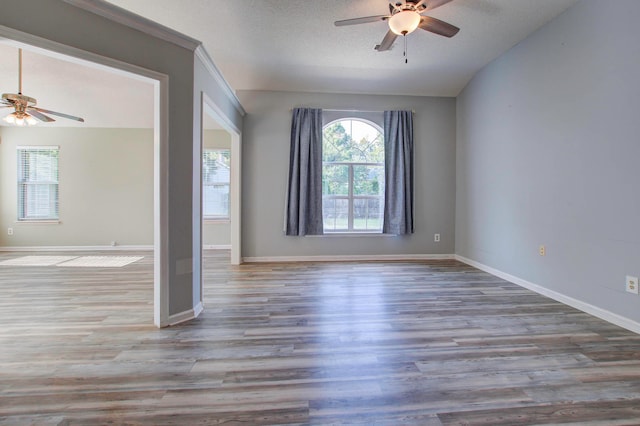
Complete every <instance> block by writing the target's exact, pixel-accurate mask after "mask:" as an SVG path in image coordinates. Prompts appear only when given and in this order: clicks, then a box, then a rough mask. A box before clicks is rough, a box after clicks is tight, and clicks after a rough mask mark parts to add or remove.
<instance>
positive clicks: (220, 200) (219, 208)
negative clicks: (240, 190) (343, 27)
mask: <svg viewBox="0 0 640 426" xmlns="http://www.w3.org/2000/svg"><path fill="white" fill-rule="evenodd" d="M203 204H204V210H203V212H204V213H203V214H204V216H205V217H212V216H215V217H228V216H229V185H225V184H222V185H205V186H204V197H203Z"/></svg>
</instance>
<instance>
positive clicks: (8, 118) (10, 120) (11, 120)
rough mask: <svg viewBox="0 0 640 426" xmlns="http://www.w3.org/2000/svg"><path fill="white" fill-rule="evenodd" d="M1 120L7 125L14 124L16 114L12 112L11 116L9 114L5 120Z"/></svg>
mask: <svg viewBox="0 0 640 426" xmlns="http://www.w3.org/2000/svg"><path fill="white" fill-rule="evenodd" d="M3 120H4V121H6V122H7V123H9V124H15V123H16V113H15V112H12V113H11V114H9V115H7V116H6V117H5V118H3Z"/></svg>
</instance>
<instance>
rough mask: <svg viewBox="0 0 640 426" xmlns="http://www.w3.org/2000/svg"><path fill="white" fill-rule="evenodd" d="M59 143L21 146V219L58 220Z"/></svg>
mask: <svg viewBox="0 0 640 426" xmlns="http://www.w3.org/2000/svg"><path fill="white" fill-rule="evenodd" d="M58 152H59V148H58V147H57V146H34V147H18V220H57V219H58V218H59V216H58Z"/></svg>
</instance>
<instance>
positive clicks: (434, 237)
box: [433, 234, 440, 243]
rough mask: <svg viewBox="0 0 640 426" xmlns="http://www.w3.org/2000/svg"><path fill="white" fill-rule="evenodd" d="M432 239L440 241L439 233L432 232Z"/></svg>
mask: <svg viewBox="0 0 640 426" xmlns="http://www.w3.org/2000/svg"><path fill="white" fill-rule="evenodd" d="M433 241H435V242H436V243H439V242H440V234H433Z"/></svg>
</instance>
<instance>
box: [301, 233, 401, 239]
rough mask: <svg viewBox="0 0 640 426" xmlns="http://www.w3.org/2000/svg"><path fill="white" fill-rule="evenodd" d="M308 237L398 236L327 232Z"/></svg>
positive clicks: (392, 235) (391, 235)
mask: <svg viewBox="0 0 640 426" xmlns="http://www.w3.org/2000/svg"><path fill="white" fill-rule="evenodd" d="M306 237H312V238H313V237H320V238H323V237H329V238H334V237H349V238H353V237H397V235H394V234H383V233H382V232H327V233H324V234H322V235H306Z"/></svg>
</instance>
